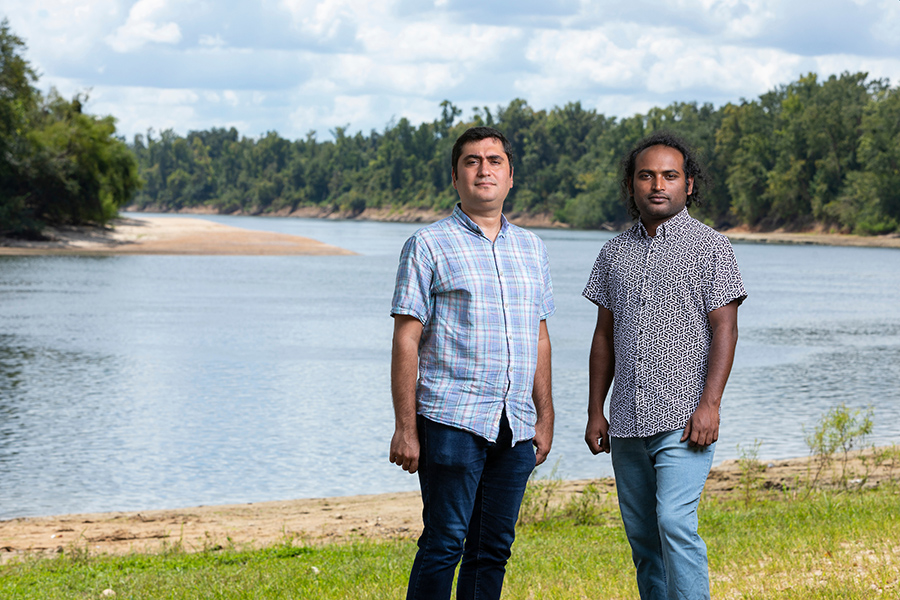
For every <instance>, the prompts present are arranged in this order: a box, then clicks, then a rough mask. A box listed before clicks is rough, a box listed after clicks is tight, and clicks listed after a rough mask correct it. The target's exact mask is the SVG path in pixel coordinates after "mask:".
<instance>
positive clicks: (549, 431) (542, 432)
mask: <svg viewBox="0 0 900 600" xmlns="http://www.w3.org/2000/svg"><path fill="white" fill-rule="evenodd" d="M532 443H533V444H534V449H535V452H534V466H538V465H539V464H541V463H543V462H544V461H545V460H547V455H548V454H550V446H552V445H553V426H552V425H551V426H550V427H547V426H545V425H543V424H541V423H537V424H536V425H535V427H534V439H533V440H532Z"/></svg>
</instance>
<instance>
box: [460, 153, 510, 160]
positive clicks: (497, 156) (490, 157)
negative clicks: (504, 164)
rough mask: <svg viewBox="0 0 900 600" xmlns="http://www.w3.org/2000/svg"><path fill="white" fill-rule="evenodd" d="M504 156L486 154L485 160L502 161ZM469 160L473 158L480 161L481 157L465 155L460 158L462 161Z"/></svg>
mask: <svg viewBox="0 0 900 600" xmlns="http://www.w3.org/2000/svg"><path fill="white" fill-rule="evenodd" d="M504 156H505V155H503V154H488V155H487V156H486V157H485V158H487V159H488V160H491V159H494V158H499V159H502V158H503V157H504ZM470 158H474V159H476V160H481V155H480V154H466V155H465V156H463V157H462V159H463V160H469V159H470Z"/></svg>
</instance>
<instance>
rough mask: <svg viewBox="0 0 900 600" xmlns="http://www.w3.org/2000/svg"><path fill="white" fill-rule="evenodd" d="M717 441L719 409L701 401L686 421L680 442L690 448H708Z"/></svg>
mask: <svg viewBox="0 0 900 600" xmlns="http://www.w3.org/2000/svg"><path fill="white" fill-rule="evenodd" d="M718 439H719V408H718V407H717V406H712V405H710V404H708V403H706V402H703V401H701V402H700V404H699V406H697V410H695V411H694V414H692V415H691V418H690V419H688V422H687V425H686V426H685V428H684V435H682V436H681V441H682V442H683V441H685V440H689V441H688V443H689V444H690V445H691V446H704V447H705V446H709V445H710V444H712V443H713V442H715V441H716V440H718Z"/></svg>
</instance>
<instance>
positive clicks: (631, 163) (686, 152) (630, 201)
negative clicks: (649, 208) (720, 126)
mask: <svg viewBox="0 0 900 600" xmlns="http://www.w3.org/2000/svg"><path fill="white" fill-rule="evenodd" d="M653 146H667V147H669V148H673V149H675V150H678V151H679V152H681V155H682V156H683V157H684V163H683V164H682V170H683V171H684V181H685V189H686V187H687V185H688V183H687V182H688V180H689V179H690V178H693V180H694V187H693V190H691V193H690V194H689V195H688V197H687V202H685V206H691V204H701V202H702V199H703V188H704V183H705V182H706V179H707V176H706V170H705V169H704V168H703V165H701V164H700V161H699V160H698V159H697V154H696V152H694V150H693V148H691V147H690V146H689V145H688V143H687V142H685V141H684V140H683V139H682V138H680V137H679V136H677V135H675V134H674V133H672V132H671V131H657V132H655V133H653V134H652V135H649V136H647V137H645V138H644V139H642V140H641V141H640V142H638V143H637V145H636V146H635V147H634V148H632V150H631V152H629V153H628V154H626V155H625V158H623V159H622V166H621V169H622V181H621V188H622V199H623V200H624V201H625V205H626V206H627V207H628V213H629V214H630V215H631V217H632V218H633V219H635V220H637V219H639V218H640V217H641V213H640V212H639V211H638V208H637V204H635V202H634V191H633V181H634V168H635V163H636V162H637V156H638V154H640V153H641V152H643V151H644V150H646V149H647V148H651V147H653Z"/></svg>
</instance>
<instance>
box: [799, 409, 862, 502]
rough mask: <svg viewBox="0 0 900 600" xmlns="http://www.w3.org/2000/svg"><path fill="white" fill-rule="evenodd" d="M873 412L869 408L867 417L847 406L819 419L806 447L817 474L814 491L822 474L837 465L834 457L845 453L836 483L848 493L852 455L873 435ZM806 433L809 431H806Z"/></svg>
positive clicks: (827, 413) (814, 477) (834, 475)
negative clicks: (855, 449)
mask: <svg viewBox="0 0 900 600" xmlns="http://www.w3.org/2000/svg"><path fill="white" fill-rule="evenodd" d="M873 412H874V411H873V409H872V408H869V409H868V410H867V411H866V412H865V414H864V415H862V414H861V411H860V410H858V409H856V410H851V409H849V408H847V405H846V404H844V403H843V402H842V403H841V404H840V405H839V406H837V407H835V408H832V409H831V410H829V411H828V412H826V413H825V414H824V415H822V417H821V418H819V421H818V422H817V423H816V426H815V428H814V429H813V431H812V432H811V433H807V434H806V445H807V446H808V447H809V449H810V452H811V453H812V455H813V459H814V460H813V462H814V463H815V470H814V475H813V477H812V480H811V481H810V482H809V485H810V488H814V487H815V486H816V483H817V482H818V481H819V478H820V476H821V475H822V473H824V472H825V471H827V470H828V469H829V468H830V467H831V466H832V463H833V461H834V454H835V453H836V452H837V451H838V450H840V451H841V453H842V454H841V471H840V474H839V475H838V474H836V473H835V474H833V476H832V479H833V483H836V484H839V485H840V486H841V487H843V488H844V489H845V490H846V489H848V488H849V486H850V478H851V477H852V476H853V475H854V474H853V473H851V472H850V471H849V470H848V462H849V460H850V451H851V450H852V449H853V447H854V446H855V445H856V444H857V442H861V441H862V440H863V439H864V438H865V437H866V436H867V435H869V434H870V433H872V427H873V422H872V414H873ZM804 430H805V428H804Z"/></svg>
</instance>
